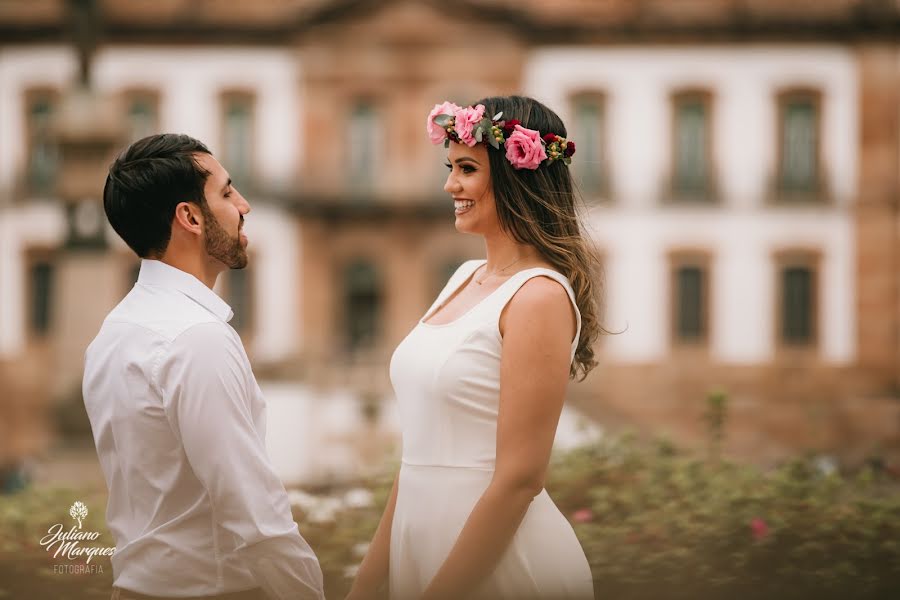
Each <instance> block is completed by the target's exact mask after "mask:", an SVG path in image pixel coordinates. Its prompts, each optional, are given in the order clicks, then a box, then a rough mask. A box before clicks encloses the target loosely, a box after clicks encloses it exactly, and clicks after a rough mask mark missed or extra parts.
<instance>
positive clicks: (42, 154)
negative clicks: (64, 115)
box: [26, 90, 59, 194]
mask: <svg viewBox="0 0 900 600" xmlns="http://www.w3.org/2000/svg"><path fill="white" fill-rule="evenodd" d="M26 106H27V108H26V111H27V114H26V119H27V121H26V122H27V131H28V164H27V166H26V180H27V183H28V188H29V189H30V190H31V191H33V192H38V193H44V194H46V193H50V192H52V191H53V186H54V185H55V183H56V177H57V174H58V169H59V147H58V145H57V143H56V139H55V137H54V135H53V119H54V117H55V116H56V112H57V108H58V95H57V94H56V93H55V92H54V91H50V90H38V91H32V92H29V93H28V94H26Z"/></svg>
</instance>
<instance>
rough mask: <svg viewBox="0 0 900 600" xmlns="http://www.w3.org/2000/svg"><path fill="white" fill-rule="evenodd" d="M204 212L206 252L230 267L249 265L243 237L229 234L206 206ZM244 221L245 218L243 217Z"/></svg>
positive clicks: (236, 267) (238, 267)
mask: <svg viewBox="0 0 900 600" xmlns="http://www.w3.org/2000/svg"><path fill="white" fill-rule="evenodd" d="M200 212H201V213H203V233H204V235H205V236H206V253H207V254H209V255H210V256H211V257H212V258H214V259H216V260H218V261H219V262H221V263H223V264H224V265H225V266H226V267H228V268H229V269H243V268H244V267H246V266H247V251H246V250H245V249H244V247H243V246H242V245H241V237H240V234H238V236H237V237H231V236H230V235H228V232H226V231H225V230H224V229H223V228H222V226H221V225H219V221H218V220H217V219H216V217H215V216H213V214H212V212H211V211H210V210H209V208H207V207H206V206H201V207H200ZM241 220H242V221H243V218H242V219H241Z"/></svg>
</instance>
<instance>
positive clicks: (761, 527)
mask: <svg viewBox="0 0 900 600" xmlns="http://www.w3.org/2000/svg"><path fill="white" fill-rule="evenodd" d="M750 530H751V531H752V532H753V539H755V540H763V539H765V538H766V537H768V535H769V526H768V525H767V524H766V522H765V521H763V520H762V519H760V518H759V517H756V518H755V519H753V520H752V521H750Z"/></svg>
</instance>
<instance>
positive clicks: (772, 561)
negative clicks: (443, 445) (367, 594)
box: [296, 435, 900, 600]
mask: <svg viewBox="0 0 900 600" xmlns="http://www.w3.org/2000/svg"><path fill="white" fill-rule="evenodd" d="M390 482H391V478H390V477H385V478H383V479H381V480H379V481H378V482H377V483H376V484H375V485H374V489H376V490H377V493H376V498H377V501H376V502H375V505H373V506H371V507H369V508H363V509H352V510H345V511H341V512H339V513H337V514H336V515H335V518H334V520H333V521H330V522H327V523H320V524H312V523H309V522H308V521H305V520H304V515H303V514H302V512H298V513H297V515H296V516H297V520H298V522H299V523H300V528H301V531H302V533H303V535H304V536H305V537H306V538H307V540H308V541H309V542H310V544H311V545H312V547H313V548H314V549H315V550H316V552H317V553H318V554H319V557H320V559H321V561H322V565H323V568H324V570H325V574H326V581H327V585H328V587H327V589H328V593H329V596H330V597H331V596H332V595H333V594H335V595H336V597H341V596H342V594H343V593H344V592H345V591H346V590H347V588H348V586H349V583H350V577H349V574H350V573H351V572H352V566H353V565H356V564H358V563H359V562H360V554H359V552H354V547H355V546H356V545H357V544H360V543H365V542H368V541H369V540H370V539H371V536H372V534H373V533H374V531H375V527H376V526H377V523H378V519H379V518H380V515H381V510H382V507H383V506H384V502H385V501H386V498H387V493H388V491H389V488H390ZM547 489H548V491H549V493H550V495H551V496H552V497H553V498H554V501H555V502H556V503H557V505H558V506H559V508H560V510H561V511H562V512H563V513H564V514H565V515H566V516H567V517H568V518H569V520H570V521H571V522H572V523H573V526H574V528H575V531H576V533H577V535H578V538H579V540H580V541H581V543H582V546H583V547H584V550H585V553H586V554H587V556H588V560H589V561H590V564H591V569H592V571H593V576H594V586H595V591H596V594H597V597H598V598H615V599H618V600H631V599H633V600H637V599H648V600H649V599H653V600H659V599H669V600H678V599H682V598H684V599H688V598H690V599H692V600H696V599H711V600H715V599H719V598H722V599H728V600H739V599H744V598H747V599H750V598H754V599H755V598H766V599H793V598H816V599H825V600H827V599H831V598H834V599H838V598H840V599H848V598H854V599H856V598H860V599H864V598H872V599H875V598H877V599H882V598H885V599H886V598H898V597H900V594H898V591H900V495H898V493H897V492H898V485H897V482H896V481H892V480H890V479H888V476H887V475H884V474H879V473H877V472H875V471H873V470H872V469H868V468H867V469H865V470H863V471H861V472H859V473H858V474H856V475H854V476H852V477H844V476H841V475H840V474H838V473H837V472H834V473H830V474H824V473H823V472H822V470H821V469H819V468H818V467H817V466H816V464H815V462H814V461H813V460H811V459H807V458H798V459H796V460H793V461H790V462H788V463H786V464H784V465H782V466H780V467H779V468H777V469H774V470H771V471H768V472H766V471H763V470H761V469H759V468H756V467H753V466H748V465H739V464H735V463H732V462H728V461H724V460H720V459H718V457H713V458H712V459H711V458H708V457H698V456H696V455H692V454H685V453H681V452H679V451H677V450H676V449H675V448H673V447H672V445H671V444H669V443H667V442H664V441H660V442H656V443H653V444H639V443H637V441H636V440H635V439H634V437H633V436H629V435H625V436H620V437H615V438H608V439H605V440H604V441H602V442H600V443H598V444H596V445H592V446H589V447H584V448H580V449H577V450H574V451H571V452H568V453H566V454H563V455H560V456H557V457H555V458H554V460H553V461H552V464H551V467H550V471H549V478H548V481H547Z"/></svg>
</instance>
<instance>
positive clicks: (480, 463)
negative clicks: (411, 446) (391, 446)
mask: <svg viewBox="0 0 900 600" xmlns="http://www.w3.org/2000/svg"><path fill="white" fill-rule="evenodd" d="M400 467H401V468H403V469H411V470H422V471H427V470H451V471H453V470H456V471H478V472H487V473H493V472H494V467H495V464H494V460H493V459H491V460H471V461H455V460H454V461H445V460H423V459H421V458H407V457H403V458H402V459H401V460H400Z"/></svg>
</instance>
